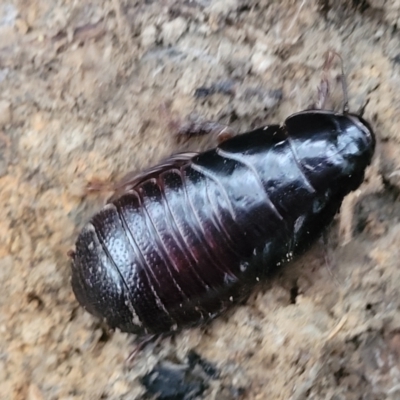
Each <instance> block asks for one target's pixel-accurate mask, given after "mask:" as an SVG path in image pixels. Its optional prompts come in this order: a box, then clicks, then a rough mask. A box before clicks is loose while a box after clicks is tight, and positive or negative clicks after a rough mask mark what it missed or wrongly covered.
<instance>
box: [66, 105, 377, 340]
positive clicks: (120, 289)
mask: <svg viewBox="0 0 400 400" xmlns="http://www.w3.org/2000/svg"><path fill="white" fill-rule="evenodd" d="M374 148H375V138H374V134H373V132H372V130H371V128H370V127H369V125H368V124H367V123H366V122H365V121H364V120H363V119H362V118H361V117H359V116H357V115H352V114H349V113H346V112H345V113H333V112H328V111H320V110H310V111H304V112H300V113H297V114H294V115H292V116H290V117H289V118H287V119H286V121H285V123H284V124H283V125H281V126H279V125H272V126H267V127H265V128H260V129H257V130H254V131H252V132H248V133H245V134H242V135H238V136H236V137H234V138H232V139H229V140H226V141H225V142H223V143H222V144H220V145H219V146H218V147H216V148H215V149H213V150H210V151H206V152H203V153H199V154H197V153H189V154H182V155H177V156H174V157H172V158H170V159H169V160H167V161H166V162H164V163H163V164H160V165H159V166H157V167H155V168H152V169H150V170H148V171H145V172H143V173H142V174H140V175H139V176H138V177H136V178H132V179H131V181H130V184H127V185H125V186H124V187H123V190H122V193H119V194H118V196H114V198H112V200H111V201H110V202H109V203H108V204H107V205H106V206H105V207H104V208H103V209H102V210H101V211H100V212H99V213H98V214H96V215H95V216H94V217H93V218H92V219H91V221H90V222H89V223H88V224H87V225H86V227H85V228H84V229H83V230H82V232H81V233H80V235H79V237H78V239H77V242H76V250H75V253H74V254H73V265H72V286H73V290H74V293H75V295H76V297H77V299H78V301H79V302H80V304H81V305H82V306H84V307H85V308H86V310H87V311H89V312H90V313H92V314H94V315H96V316H99V317H101V318H105V319H106V321H107V323H108V324H109V325H110V326H112V327H118V328H120V329H121V330H123V331H127V332H133V333H166V332H171V331H175V330H177V329H180V328H184V327H190V326H194V325H199V324H202V323H205V322H207V321H209V320H210V319H212V318H214V317H215V316H217V315H218V314H220V313H221V312H223V311H224V310H226V309H227V308H228V307H229V306H230V305H232V304H234V303H237V302H238V301H239V300H241V299H243V298H245V297H246V296H247V294H248V293H249V291H250V290H251V288H252V287H253V286H254V284H255V283H256V282H257V281H259V280H261V279H262V278H263V277H264V276H266V273H267V272H269V271H271V270H273V269H275V268H276V267H279V266H281V265H282V264H284V263H286V262H288V261H290V260H291V259H292V258H293V257H294V256H296V255H297V254H299V253H301V252H302V251H304V250H305V249H307V247H309V246H310V245H311V244H312V243H313V241H314V240H315V239H316V238H317V237H318V236H319V235H320V234H321V233H322V231H323V229H324V228H326V226H327V225H328V224H329V223H330V222H331V221H332V219H333V217H334V215H335V213H336V212H337V211H338V210H339V208H340V205H341V203H342V200H343V198H344V197H345V196H346V195H347V194H348V193H349V192H351V191H353V190H355V189H356V188H357V187H358V186H359V185H360V184H361V182H362V181H363V178H364V172H365V169H366V167H367V166H368V165H369V164H370V162H371V158H372V156H373V153H374Z"/></svg>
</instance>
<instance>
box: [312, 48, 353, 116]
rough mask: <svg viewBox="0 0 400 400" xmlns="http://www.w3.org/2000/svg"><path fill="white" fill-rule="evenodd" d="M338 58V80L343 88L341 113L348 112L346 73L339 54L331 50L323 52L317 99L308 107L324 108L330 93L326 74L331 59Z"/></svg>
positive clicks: (330, 65)
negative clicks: (323, 60) (339, 67)
mask: <svg viewBox="0 0 400 400" xmlns="http://www.w3.org/2000/svg"><path fill="white" fill-rule="evenodd" d="M336 57H337V58H339V60H340V65H341V75H340V80H341V82H342V90H343V114H346V113H348V111H349V100H348V91H347V81H346V75H345V73H344V67H343V59H342V57H341V56H340V54H339V53H337V52H336V51H333V50H328V51H327V52H326V53H325V62H324V65H323V68H322V70H323V72H322V79H321V83H320V84H319V86H318V95H317V101H316V102H315V103H314V104H312V106H311V107H310V109H314V110H324V109H325V106H326V102H327V99H328V98H329V94H330V84H329V81H330V78H329V76H328V71H329V70H330V69H331V68H332V64H333V60H334V59H335V58H336Z"/></svg>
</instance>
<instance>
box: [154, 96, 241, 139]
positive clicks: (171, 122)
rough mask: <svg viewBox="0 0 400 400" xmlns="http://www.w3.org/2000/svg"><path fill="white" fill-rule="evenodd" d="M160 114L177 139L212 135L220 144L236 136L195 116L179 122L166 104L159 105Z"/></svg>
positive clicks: (232, 132) (226, 128)
mask: <svg viewBox="0 0 400 400" xmlns="http://www.w3.org/2000/svg"><path fill="white" fill-rule="evenodd" d="M160 112H161V114H163V117H164V119H166V120H167V125H168V127H169V129H170V130H171V131H173V132H174V134H175V135H176V137H177V138H178V139H179V138H189V139H190V138H192V137H195V136H204V135H212V136H213V137H215V138H216V140H217V142H218V143H222V142H224V141H225V140H228V139H230V138H232V137H233V136H235V135H236V132H235V131H234V130H233V129H232V128H231V127H229V126H227V125H224V124H221V123H219V122H215V121H208V120H206V119H204V118H202V117H199V116H197V115H192V116H190V117H189V118H187V119H186V120H185V121H184V120H181V119H180V118H179V117H177V116H176V115H174V114H173V113H172V112H171V111H170V109H169V105H168V104H166V103H164V104H162V105H161V107H160Z"/></svg>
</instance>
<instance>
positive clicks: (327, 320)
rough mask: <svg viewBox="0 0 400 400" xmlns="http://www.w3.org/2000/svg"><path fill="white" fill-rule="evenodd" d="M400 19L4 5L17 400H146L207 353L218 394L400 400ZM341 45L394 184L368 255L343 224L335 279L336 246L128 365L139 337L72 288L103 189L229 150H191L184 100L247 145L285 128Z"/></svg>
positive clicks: (353, 94)
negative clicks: (179, 121)
mask: <svg viewBox="0 0 400 400" xmlns="http://www.w3.org/2000/svg"><path fill="white" fill-rule="evenodd" d="M399 18H400V5H399V3H398V1H381V0H375V1H373V0H368V1H367V0H364V1H345V0H341V1H330V0H320V1H318V2H316V1H312V0H303V1H289V0H284V1H274V2H271V1H267V0H262V1H255V0H247V1H246V0H243V1H240V0H197V1H186V0H185V1H184V0H179V1H177V0H174V1H172V0H164V1H136V2H128V1H121V0H110V1H101V2H90V1H87V0H82V1H80V2H68V1H65V2H63V1H54V2H48V1H44V0H39V1H31V2H25V1H22V0H20V1H18V0H16V1H14V2H13V1H3V2H2V3H1V4H0V202H1V205H2V218H1V219H0V277H1V279H0V281H1V295H0V332H1V338H0V382H1V383H2V385H1V392H2V398H6V399H29V400H39V399H136V398H137V399H141V398H143V396H145V391H146V390H145V387H144V386H143V385H142V384H141V382H143V377H144V376H147V375H148V374H149V373H150V371H152V370H153V368H155V366H156V365H164V364H163V363H166V362H167V363H172V364H173V365H175V364H176V365H180V364H182V365H185V362H186V361H185V360H186V359H187V357H188V354H190V350H192V349H194V350H195V351H196V352H197V353H198V354H199V355H200V356H201V357H202V358H203V359H205V360H207V361H208V362H210V363H211V364H212V365H214V366H215V368H216V370H218V371H219V374H218V377H215V378H213V379H209V381H207V385H206V386H207V387H206V388H205V387H204V390H203V393H202V396H203V398H207V399H213V398H215V399H240V398H245V399H266V398H268V399H289V398H291V399H296V400H297V399H306V398H307V399H322V398H324V399H336V400H339V399H350V400H351V399H359V398H363V399H368V400H372V399H397V398H399V396H400V372H399V370H400V315H399V308H400V296H399V291H400V289H399V288H400V269H399V266H400V265H399V259H400V250H399V249H400V200H399V190H400V47H399V40H400V32H399V30H398V25H399ZM330 49H334V50H336V51H338V52H340V54H341V55H342V57H343V59H344V61H345V67H346V71H347V76H348V81H349V95H350V106H351V109H352V110H355V111H357V110H359V109H360V108H361V107H364V108H365V113H364V116H365V118H366V119H368V120H369V121H371V123H372V124H373V126H374V128H375V130H376V133H377V136H378V137H379V139H380V148H379V153H380V159H379V162H380V164H379V165H380V174H381V175H382V178H383V180H384V183H385V187H384V189H383V190H382V191H381V192H379V193H375V194H370V195H367V196H362V197H360V199H359V202H358V204H357V206H356V207H355V209H354V221H353V228H354V229H353V239H352V241H351V242H350V243H349V244H347V245H346V246H343V247H342V246H339V244H338V243H339V242H340V238H339V239H338V238H337V235H336V232H337V225H334V226H333V227H332V229H331V231H330V240H329V244H328V253H329V258H330V262H329V265H330V266H329V267H328V268H327V267H326V262H325V251H324V246H323V245H321V244H319V245H318V244H317V245H316V246H315V248H314V249H313V250H311V251H310V252H309V253H307V255H306V256H304V257H303V258H302V259H301V260H298V261H297V262H296V263H294V264H292V265H291V266H289V267H288V268H286V269H285V270H284V271H283V272H282V275H280V276H278V277H277V278H276V279H275V280H274V281H273V282H271V283H269V284H267V285H265V286H264V287H263V288H262V289H261V290H260V291H258V292H257V293H254V295H253V296H252V298H251V299H250V300H249V302H248V303H247V304H246V305H243V306H241V307H238V308H237V309H236V310H235V311H234V312H233V313H231V314H230V315H228V316H226V317H223V318H220V319H218V320H217V321H216V322H215V323H213V324H212V325H211V326H209V327H207V328H206V329H202V330H200V329H195V330H192V331H186V332H183V333H182V334H180V335H178V336H177V337H176V338H175V339H174V340H170V341H168V340H167V341H165V342H163V343H162V344H160V345H159V346H157V347H155V348H154V347H151V346H150V347H149V348H147V349H146V350H145V351H144V352H142V353H141V354H140V355H139V356H138V357H137V359H136V360H135V363H134V365H133V366H127V365H125V363H124V361H125V359H126V357H127V356H128V354H129V352H130V351H131V350H132V340H133V337H129V336H128V335H126V334H122V333H120V332H114V333H111V332H108V331H107V329H106V328H105V327H103V326H102V325H101V324H100V322H99V321H97V320H96V319H94V318H93V317H91V316H90V315H88V314H86V313H85V312H84V311H83V310H82V309H81V308H80V307H79V306H78V304H77V302H76V300H75V298H74V296H73V294H72V292H71V288H70V285H69V273H70V271H69V260H68V257H67V256H66V253H67V251H68V250H69V249H71V248H72V247H73V244H74V240H75V238H76V235H77V232H78V231H79V229H80V228H81V227H82V225H83V224H84V223H85V221H86V220H87V218H89V217H90V215H91V214H92V213H93V212H94V211H95V210H97V209H98V208H99V207H101V205H102V203H103V201H104V197H102V196H89V197H84V196H82V193H83V191H82V188H83V187H84V185H85V182H87V181H88V180H91V179H102V180H113V179H116V178H117V177H118V176H121V175H122V174H124V173H125V172H127V171H129V170H135V169H141V168H143V167H146V166H148V165H150V164H154V163H155V162H157V161H158V160H160V159H162V158H164V157H165V156H168V155H169V154H171V153H172V152H174V151H178V150H183V149H191V150H196V149H199V148H204V147H206V146H210V145H211V144H212V143H210V142H209V140H208V139H207V138H205V139H203V140H202V141H196V140H194V141H190V142H187V143H180V144H179V143H177V142H176V140H175V139H174V137H173V134H172V132H171V131H170V130H169V129H168V128H167V125H168V121H167V120H166V118H165V115H163V113H161V112H160V108H161V107H160V106H162V105H163V104H166V103H168V104H170V107H171V110H172V111H173V112H177V113H178V114H179V116H181V117H182V118H185V117H186V116H188V115H191V114H192V115H193V113H195V114H197V115H200V116H203V117H205V118H207V119H210V120H216V121H219V122H221V123H225V124H229V125H230V126H232V127H233V128H234V129H235V130H237V131H238V132H240V131H245V130H249V129H250V128H253V127H256V126H260V125H262V124H267V123H272V122H281V121H283V119H284V118H285V117H286V116H288V115H289V114H290V113H293V112H295V111H299V110H301V109H304V108H306V107H307V106H308V105H309V104H310V103H312V101H313V100H314V99H315V96H314V95H315V92H316V87H317V85H318V83H319V81H320V79H321V66H322V63H323V61H324V53H325V52H326V51H327V50H330ZM338 71H339V69H336V70H335V71H333V72H338ZM200 89H201V90H200ZM339 89H340V87H339ZM332 99H333V102H332V104H333V106H335V107H336V108H338V109H339V108H340V100H341V93H340V90H334V92H333V95H332ZM160 363H161V364H160ZM168 365H170V364H168ZM196 376H197V375H196ZM196 379H197V378H196ZM202 388H203V386H202ZM3 396H4V397H3Z"/></svg>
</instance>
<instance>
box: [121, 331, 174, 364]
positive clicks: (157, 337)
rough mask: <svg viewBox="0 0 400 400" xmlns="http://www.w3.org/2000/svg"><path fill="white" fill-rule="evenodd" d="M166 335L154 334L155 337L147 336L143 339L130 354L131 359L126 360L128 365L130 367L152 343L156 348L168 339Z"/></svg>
mask: <svg viewBox="0 0 400 400" xmlns="http://www.w3.org/2000/svg"><path fill="white" fill-rule="evenodd" d="M166 336H167V335H165V334H162V333H161V334H154V335H146V336H143V337H142V338H141V340H140V341H139V342H138V343H137V345H136V346H135V348H134V349H133V351H132V352H131V353H130V354H129V357H128V358H127V359H126V364H127V365H130V364H132V362H133V361H135V359H136V356H137V355H138V354H139V353H140V352H141V351H142V350H143V349H144V348H145V347H147V346H148V345H149V344H150V343H153V344H154V346H158V345H159V344H160V343H161V341H162V340H163V339H164V338H165V337H166Z"/></svg>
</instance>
